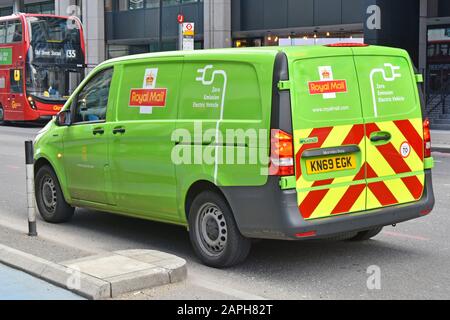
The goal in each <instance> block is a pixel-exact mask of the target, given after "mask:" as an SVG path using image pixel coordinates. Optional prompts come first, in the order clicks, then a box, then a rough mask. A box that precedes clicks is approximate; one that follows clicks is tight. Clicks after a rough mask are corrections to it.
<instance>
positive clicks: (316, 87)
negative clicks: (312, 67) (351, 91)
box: [308, 66, 347, 99]
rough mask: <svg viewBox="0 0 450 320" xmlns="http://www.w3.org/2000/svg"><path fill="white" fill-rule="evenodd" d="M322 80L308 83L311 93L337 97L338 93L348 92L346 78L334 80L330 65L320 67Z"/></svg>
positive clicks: (325, 96)
mask: <svg viewBox="0 0 450 320" xmlns="http://www.w3.org/2000/svg"><path fill="white" fill-rule="evenodd" d="M319 76H320V81H311V82H309V83H308V86H309V93H310V94H322V95H323V98H324V99H334V98H336V93H343V92H347V81H346V80H334V77H333V69H332V68H331V67H330V66H321V67H319Z"/></svg>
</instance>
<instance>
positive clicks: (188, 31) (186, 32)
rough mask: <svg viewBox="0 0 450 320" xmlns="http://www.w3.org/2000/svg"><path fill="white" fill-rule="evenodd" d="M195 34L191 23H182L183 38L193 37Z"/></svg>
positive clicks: (193, 25)
mask: <svg viewBox="0 0 450 320" xmlns="http://www.w3.org/2000/svg"><path fill="white" fill-rule="evenodd" d="M194 33H195V24H194V23H193V22H185V23H183V36H191V37H193V36H194Z"/></svg>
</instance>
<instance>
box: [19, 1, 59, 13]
mask: <svg viewBox="0 0 450 320" xmlns="http://www.w3.org/2000/svg"><path fill="white" fill-rule="evenodd" d="M25 12H26V13H40V14H55V2H54V1H46V2H39V3H30V4H26V5H25Z"/></svg>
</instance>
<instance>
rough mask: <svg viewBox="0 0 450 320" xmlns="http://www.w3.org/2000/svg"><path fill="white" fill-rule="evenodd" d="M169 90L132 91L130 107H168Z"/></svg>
mask: <svg viewBox="0 0 450 320" xmlns="http://www.w3.org/2000/svg"><path fill="white" fill-rule="evenodd" d="M166 98H167V89H162V88H158V89H132V90H131V93H130V107H145V106H151V107H159V108H163V107H165V106H166Z"/></svg>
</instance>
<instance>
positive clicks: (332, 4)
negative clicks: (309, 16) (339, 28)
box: [314, 0, 342, 26]
mask: <svg viewBox="0 0 450 320" xmlns="http://www.w3.org/2000/svg"><path fill="white" fill-rule="evenodd" d="M341 9H342V1H341V0H315V2H314V23H315V24H316V25H319V26H320V25H333V24H341V15H342V12H341Z"/></svg>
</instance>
